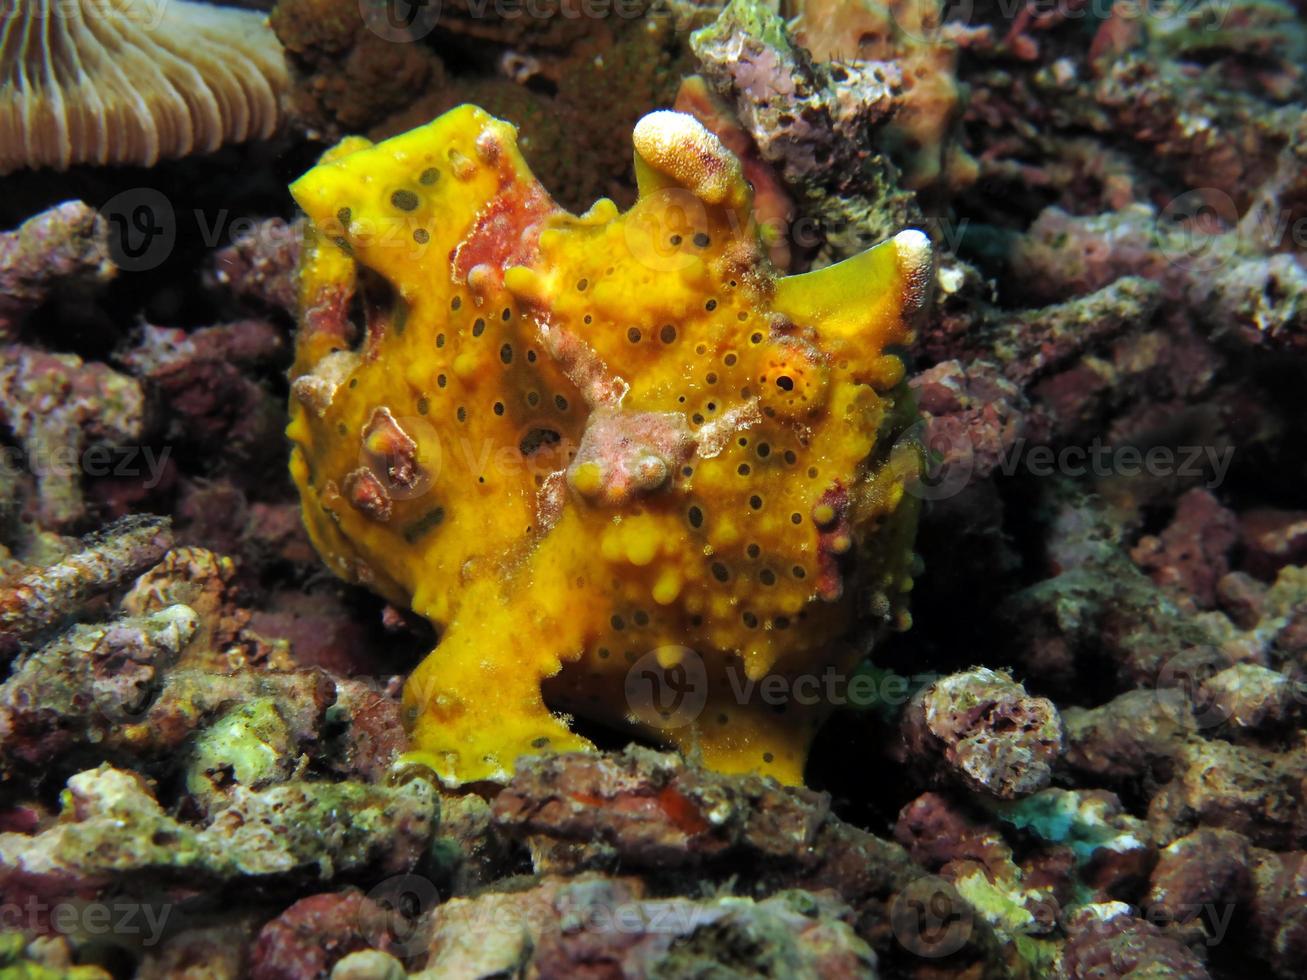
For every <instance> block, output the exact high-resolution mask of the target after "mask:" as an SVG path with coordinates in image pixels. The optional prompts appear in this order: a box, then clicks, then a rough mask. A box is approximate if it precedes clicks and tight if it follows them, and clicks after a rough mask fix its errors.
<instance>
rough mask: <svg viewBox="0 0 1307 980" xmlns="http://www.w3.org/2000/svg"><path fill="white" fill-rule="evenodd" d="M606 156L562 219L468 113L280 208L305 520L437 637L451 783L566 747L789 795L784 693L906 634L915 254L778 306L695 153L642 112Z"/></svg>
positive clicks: (407, 695)
mask: <svg viewBox="0 0 1307 980" xmlns="http://www.w3.org/2000/svg"><path fill="white" fill-rule="evenodd" d="M634 143H635V162H636V174H637V179H638V184H639V192H640V196H639V200H638V201H637V202H636V204H635V205H634V206H633V207H632V208H631V209H630V210H629V211H627V212H625V213H619V212H618V209H617V207H616V206H615V205H614V204H613V203H612V202H611V201H608V200H601V201H599V202H597V203H596V204H595V205H594V206H593V207H592V208H591V209H590V210H589V211H588V212H586V213H585V214H583V215H580V216H576V215H572V214H569V213H567V212H565V211H563V210H562V209H560V208H559V207H558V206H557V205H556V204H555V203H554V202H553V201H552V199H551V198H550V196H549V194H548V193H547V192H546V191H545V189H544V188H543V186H542V185H541V184H540V182H539V181H538V180H537V179H536V178H535V177H534V176H533V175H532V174H531V172H530V171H529V170H528V168H527V166H526V163H525V162H524V160H523V158H522V156H521V154H520V153H519V151H518V148H517V144H516V132H515V130H514V129H513V127H511V126H510V125H508V124H507V123H504V122H501V121H499V120H496V119H494V118H492V117H491V116H489V115H488V114H486V113H485V112H484V111H482V110H480V109H478V108H475V107H473V106H461V107H459V108H456V109H453V110H451V111H450V112H448V113H446V114H445V115H443V116H441V117H440V118H438V119H436V120H434V121H433V122H431V123H429V124H427V125H425V126H422V127H419V128H418V129H415V130H413V131H411V132H408V133H405V134H403V135H400V136H396V137H394V138H392V139H388V140H386V141H385V142H382V143H378V144H375V145H372V144H370V143H368V142H367V141H365V140H361V139H358V138H352V139H349V140H346V141H345V142H344V143H342V144H340V145H339V146H337V147H336V148H334V149H333V150H331V151H329V152H328V153H327V154H326V155H325V156H324V157H323V159H322V161H321V162H320V163H319V165H318V166H316V167H315V168H314V169H312V170H310V171H309V172H308V173H307V174H306V175H304V176H303V177H302V178H300V179H299V180H298V181H297V182H296V183H295V184H294V185H293V186H292V192H293V194H294V197H295V199H296V201H297V202H298V203H299V205H300V207H301V208H303V210H304V211H305V213H306V214H307V216H308V222H309V224H308V230H307V233H306V242H305V250H304V257H303V260H302V268H301V307H302V309H301V323H300V329H299V333H298V341H297V349H296V361H295V365H294V368H293V371H292V398H291V422H290V426H289V429H288V433H289V436H290V438H291V440H292V442H293V444H294V448H293V452H292V457H291V471H292V474H293V476H294V479H295V482H296V484H297V485H298V487H299V490H300V493H301V496H302V501H303V511H304V521H305V524H306V525H307V527H308V530H309V533H310V535H311V537H312V539H313V542H314V544H315V545H316V547H317V549H318V550H319V552H320V553H321V554H322V556H323V558H324V559H325V560H326V561H327V563H328V564H329V565H330V567H331V568H332V569H333V570H334V571H335V572H336V574H338V575H340V576H342V577H343V578H345V579H348V580H350V581H353V582H359V583H362V584H364V585H366V586H368V587H370V588H371V589H373V590H375V591H376V592H378V593H380V594H381V595H382V596H384V597H385V598H386V599H387V600H388V601H389V602H391V603H393V604H396V605H399V606H408V607H411V608H412V609H413V610H414V611H415V612H416V613H418V614H420V615H421V616H423V617H425V618H427V619H428V620H430V621H431V622H432V623H433V624H434V625H435V626H436V628H437V630H438V631H439V633H440V640H439V644H438V645H437V647H436V649H435V650H434V651H433V652H432V653H431V654H430V655H429V656H427V658H426V659H425V660H424V661H423V662H422V663H421V665H420V666H418V668H417V669H416V671H415V672H414V673H413V674H412V676H411V677H410V678H409V680H408V682H407V685H406V687H405V692H404V699H405V708H406V717H407V718H408V719H409V722H410V724H411V733H412V739H413V745H414V750H413V752H412V753H411V758H412V759H413V760H416V761H420V762H421V763H423V764H425V765H427V766H429V767H430V768H431V769H432V770H434V771H435V772H436V773H437V774H438V775H439V776H440V778H441V779H442V780H444V781H446V782H447V783H450V784H461V783H467V782H474V781H481V780H503V779H505V778H507V777H508V776H509V775H511V773H512V770H513V768H514V764H515V762H516V760H517V759H518V758H519V757H522V756H524V755H533V754H539V753H541V752H547V751H561V750H570V749H581V748H587V747H590V746H591V743H590V742H589V741H588V740H587V739H586V738H584V737H582V736H581V735H579V734H577V733H576V732H574V731H573V730H572V728H571V723H572V721H573V716H575V717H580V718H583V719H587V720H590V721H594V722H597V723H600V724H602V725H606V726H609V727H616V728H619V729H624V730H628V731H636V732H639V733H643V734H645V735H648V736H652V737H654V738H656V739H659V740H661V741H664V742H670V743H672V744H674V745H677V746H679V747H681V748H683V749H685V750H687V751H691V752H697V753H698V754H699V755H700V757H701V758H702V760H703V762H704V763H705V764H706V765H709V766H711V767H714V768H717V769H720V770H725V771H757V772H761V773H765V774H770V775H773V776H775V777H776V778H778V779H780V780H782V781H785V782H789V783H796V782H801V781H802V778H803V767H804V763H805V759H806V756H807V752H808V746H809V744H810V742H811V740H812V737H813V735H814V733H815V732H816V729H817V727H818V726H819V724H820V723H821V721H822V720H823V719H824V717H825V716H826V714H827V712H828V711H829V706H828V705H827V704H825V703H824V701H823V700H822V699H821V698H819V697H813V696H812V694H813V693H816V692H819V691H820V690H821V689H822V688H821V685H820V684H819V683H813V681H814V680H820V679H821V678H823V677H825V676H830V675H831V674H832V673H834V674H839V673H843V674H848V673H849V672H850V671H851V670H852V669H853V668H854V667H855V665H856V664H857V663H858V661H859V660H860V659H861V657H862V656H863V655H864V654H865V652H866V648H865V643H862V642H859V640H858V637H864V638H865V637H866V636H867V635H868V630H869V629H871V628H874V626H875V624H885V623H888V624H891V625H893V624H894V623H895V622H898V624H899V625H902V623H903V621H904V620H905V619H906V612H905V611H904V601H905V599H906V593H907V591H908V590H909V589H910V588H911V575H910V567H911V561H912V554H911V544H912V537H913V533H914V530H915V525H916V510H915V506H914V501H913V498H912V496H911V495H909V494H905V484H906V483H907V481H909V480H911V479H912V478H913V477H914V476H915V475H916V472H917V469H918V466H919V459H920V454H919V452H918V451H917V450H916V449H915V448H914V447H913V446H911V445H908V444H907V443H906V442H896V435H897V434H898V432H899V431H900V430H901V429H902V428H903V427H904V426H905V424H906V422H907V421H909V413H908V409H907V407H906V404H905V401H904V399H903V398H902V397H901V393H902V389H903V386H902V384H901V382H902V379H903V373H904V369H903V365H902V362H901V361H900V359H899V358H898V357H897V356H895V355H894V354H893V353H892V351H891V348H892V347H893V346H894V345H898V344H902V343H905V342H906V341H907V340H909V339H910V325H911V324H910V321H911V318H912V317H913V315H914V314H915V313H916V312H917V311H918V310H919V309H920V308H921V307H922V306H923V304H924V302H925V298H926V294H927V284H928V283H929V281H930V279H931V250H930V245H929V243H928V241H927V239H926V237H925V236H924V235H923V234H921V233H920V232H917V231H905V232H902V233H900V234H899V235H897V236H896V237H895V238H893V239H892V240H890V241H888V242H885V243H883V244H881V245H879V246H877V247H875V248H873V249H870V250H869V251H867V252H864V253H863V254H861V255H858V256H855V257H854V258H851V259H848V260H846V261H845V262H843V263H840V264H839V265H836V266H832V267H830V268H827V269H822V270H820V271H816V272H810V273H807V274H803V275H797V276H789V277H779V276H777V275H776V274H775V272H774V270H773V269H772V267H771V265H770V263H769V261H768V260H767V258H766V253H765V251H764V247H763V246H762V244H761V243H760V239H759V235H758V230H757V226H756V224H755V221H754V218H753V213H752V207H751V191H750V188H749V185H748V184H747V182H746V181H745V180H744V178H743V176H742V175H741V171H740V165H739V163H738V161H737V160H736V159H735V157H734V156H732V155H731V154H730V153H729V152H728V151H727V150H726V149H725V148H724V147H723V146H722V145H721V143H720V142H718V141H717V139H716V138H715V137H713V136H712V135H711V134H710V133H708V132H707V131H706V130H705V129H704V128H703V127H702V126H700V125H699V124H698V123H697V122H695V121H694V120H693V119H692V118H691V117H689V116H685V115H682V114H679V113H674V112H655V113H652V114H651V115H649V116H646V117H645V118H644V119H642V120H641V121H640V122H639V124H638V125H637V126H636V129H635V132H634ZM805 679H806V680H807V681H809V683H807V684H806V685H802V684H800V682H801V681H803V680H805ZM802 692H810V693H808V694H807V695H806V696H802V697H800V696H798V695H799V694H800V693H802ZM787 695H793V696H787Z"/></svg>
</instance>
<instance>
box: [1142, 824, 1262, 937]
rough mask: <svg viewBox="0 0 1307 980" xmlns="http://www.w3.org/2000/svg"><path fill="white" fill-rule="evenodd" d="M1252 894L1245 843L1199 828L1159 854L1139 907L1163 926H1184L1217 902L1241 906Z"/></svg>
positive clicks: (1241, 838)
mask: <svg viewBox="0 0 1307 980" xmlns="http://www.w3.org/2000/svg"><path fill="white" fill-rule="evenodd" d="M1252 891H1253V880H1252V855H1251V853H1250V848H1249V846H1248V839H1247V838H1246V837H1244V836H1243V835H1242V834H1238V833H1235V832H1233V831H1230V830H1214V829H1210V828H1203V829H1202V830H1196V831H1194V832H1193V833H1192V834H1188V835H1186V836H1184V837H1181V838H1180V839H1179V840H1175V841H1172V842H1171V843H1170V844H1168V845H1167V846H1166V847H1164V848H1163V849H1162V851H1161V853H1160V854H1159V855H1158V858H1157V866H1156V867H1155V868H1154V869H1153V875H1152V879H1151V884H1150V887H1149V891H1148V896H1147V898H1146V899H1145V900H1144V904H1145V906H1146V907H1147V908H1148V909H1150V910H1156V912H1157V913H1160V917H1162V918H1163V919H1164V920H1165V921H1169V922H1180V923H1183V922H1186V921H1188V920H1190V919H1193V918H1196V917H1198V916H1200V915H1203V914H1205V913H1206V911H1207V909H1208V908H1213V907H1216V906H1217V905H1218V903H1236V904H1238V905H1245V904H1246V903H1247V902H1248V901H1249V900H1250V899H1251V897H1252Z"/></svg>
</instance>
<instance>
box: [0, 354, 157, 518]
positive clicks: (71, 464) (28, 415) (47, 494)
mask: <svg viewBox="0 0 1307 980" xmlns="http://www.w3.org/2000/svg"><path fill="white" fill-rule="evenodd" d="M145 421H146V420H145V392H144V391H143V389H142V387H141V385H140V383H139V382H138V381H137V380H136V379H135V378H130V377H128V376H126V375H124V374H120V373H118V372H117V371H114V370H113V369H111V368H109V367H108V366H107V365H104V364H95V363H91V364H88V363H85V362H84V361H83V360H82V359H81V358H80V357H77V356H75V355H73V354H51V353H49V352H47V351H44V350H41V349H39V348H36V347H28V346H24V345H21V344H10V345H7V346H4V347H0V423H3V424H4V425H6V426H8V427H9V429H10V430H11V431H12V432H13V434H14V437H15V439H17V440H18V442H19V444H20V446H21V449H22V456H21V458H22V460H23V462H25V463H26V464H27V468H28V469H29V471H30V472H32V474H33V475H34V476H35V478H36V487H37V491H36V492H37V513H38V517H39V519H40V521H41V523H42V524H43V525H45V526H47V527H50V528H54V529H58V530H66V529H68V528H71V527H74V526H75V525H77V524H78V523H80V522H81V521H82V520H83V519H84V518H85V517H86V513H87V506H86V501H85V499H84V497H83V494H82V479H81V477H82V474H83V472H90V471H109V470H111V469H112V468H113V467H114V466H115V465H116V464H117V463H118V462H120V461H121V459H122V458H123V456H122V454H123V453H131V454H132V456H131V458H132V459H135V458H136V453H137V451H138V448H139V445H140V440H141V437H142V435H143V433H144V429H145Z"/></svg>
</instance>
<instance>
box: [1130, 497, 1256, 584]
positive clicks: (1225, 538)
mask: <svg viewBox="0 0 1307 980" xmlns="http://www.w3.org/2000/svg"><path fill="white" fill-rule="evenodd" d="M1238 540H1239V521H1238V518H1237V517H1236V516H1235V514H1234V513H1233V512H1231V511H1229V510H1227V509H1226V508H1224V507H1222V506H1221V504H1220V503H1219V502H1218V501H1217V499H1216V497H1215V496H1213V495H1212V493H1211V492H1210V491H1209V490H1205V489H1203V488H1201V487H1195V488H1194V489H1192V490H1188V491H1186V492H1185V493H1184V494H1182V495H1181V497H1180V499H1179V500H1178V501H1177V502H1176V508H1175V516H1174V517H1173V518H1172V520H1171V523H1170V524H1168V525H1167V526H1166V527H1165V528H1164V529H1163V530H1162V532H1161V534H1159V535H1145V536H1144V537H1142V538H1140V539H1139V541H1138V542H1137V543H1136V544H1135V546H1134V547H1133V548H1132V549H1131V550H1130V557H1131V558H1133V559H1134V560H1135V563H1136V564H1137V565H1139V567H1140V568H1142V569H1143V570H1144V571H1146V572H1148V573H1149V575H1151V576H1152V579H1153V581H1154V582H1156V583H1157V584H1158V585H1160V586H1162V587H1163V588H1165V589H1166V590H1167V591H1168V592H1170V593H1171V594H1172V595H1174V596H1176V598H1178V599H1181V600H1187V601H1188V602H1190V603H1192V605H1193V606H1194V607H1195V608H1198V609H1210V608H1211V607H1212V606H1213V605H1214V604H1215V602H1216V584H1217V582H1219V581H1220V580H1221V578H1222V577H1224V575H1225V574H1226V573H1227V572H1228V571H1229V570H1230V558H1229V553H1230V549H1232V548H1233V547H1234V545H1235V543H1236V542H1237V541H1238Z"/></svg>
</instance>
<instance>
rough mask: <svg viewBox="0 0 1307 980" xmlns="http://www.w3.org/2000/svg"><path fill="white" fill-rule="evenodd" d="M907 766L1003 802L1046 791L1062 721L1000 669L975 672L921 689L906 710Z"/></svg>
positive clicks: (1058, 749) (1058, 750) (1044, 701)
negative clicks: (956, 782)
mask: <svg viewBox="0 0 1307 980" xmlns="http://www.w3.org/2000/svg"><path fill="white" fill-rule="evenodd" d="M901 724H902V732H903V741H904V746H905V761H906V762H907V763H908V764H909V765H911V766H912V768H913V770H914V771H915V772H917V773H918V774H919V775H922V776H925V775H926V774H927V773H930V774H933V775H935V776H937V777H942V778H946V779H953V780H956V781H958V782H960V783H961V784H962V785H963V786H965V787H967V788H968V789H970V790H973V791H974V792H977V793H983V794H985V795H987V796H992V797H994V798H996V799H1000V800H1010V799H1014V798H1016V797H1018V796H1026V795H1028V794H1030V793H1033V792H1035V791H1037V790H1040V789H1043V788H1044V787H1045V786H1047V785H1048V781H1049V779H1050V778H1051V777H1052V773H1053V769H1052V767H1053V763H1054V762H1056V760H1057V757H1058V756H1059V755H1060V754H1061V752H1062V719H1061V718H1060V717H1058V713H1057V709H1056V708H1054V707H1053V703H1052V702H1051V701H1049V700H1048V699H1047V698H1036V697H1031V696H1030V695H1029V694H1027V693H1026V690H1025V688H1024V687H1022V686H1021V685H1020V684H1018V683H1017V682H1016V681H1014V680H1013V679H1012V677H1011V676H1010V675H1009V674H1005V673H1002V672H1001V671H996V670H990V669H988V668H985V667H977V668H974V669H972V670H969V671H964V672H962V673H957V674H951V675H949V676H948V677H943V678H941V679H939V680H937V681H935V682H934V683H932V684H931V685H930V686H929V687H927V688H925V689H924V690H922V691H919V692H918V693H917V694H916V695H915V696H914V697H913V698H912V700H911V701H910V702H909V703H908V706H907V708H906V709H905V710H904V712H903V720H902V722H901Z"/></svg>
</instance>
